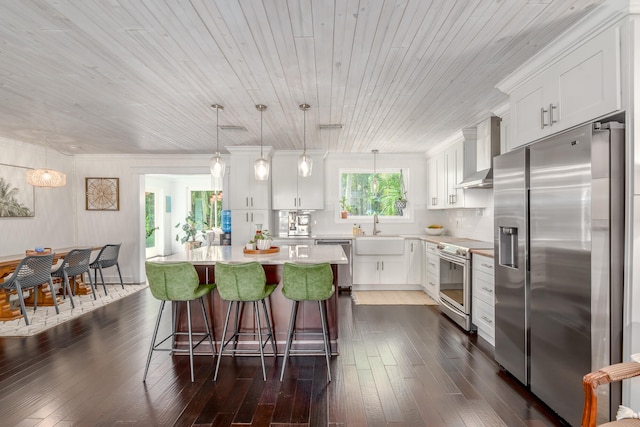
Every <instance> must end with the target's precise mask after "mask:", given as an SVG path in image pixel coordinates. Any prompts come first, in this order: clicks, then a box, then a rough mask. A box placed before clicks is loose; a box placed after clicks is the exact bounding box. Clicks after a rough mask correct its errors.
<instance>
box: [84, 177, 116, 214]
mask: <svg viewBox="0 0 640 427" xmlns="http://www.w3.org/2000/svg"><path fill="white" fill-rule="evenodd" d="M84 182H85V189H86V193H85V196H86V198H85V200H86V210H88V211H119V210H120V178H85V179H84Z"/></svg>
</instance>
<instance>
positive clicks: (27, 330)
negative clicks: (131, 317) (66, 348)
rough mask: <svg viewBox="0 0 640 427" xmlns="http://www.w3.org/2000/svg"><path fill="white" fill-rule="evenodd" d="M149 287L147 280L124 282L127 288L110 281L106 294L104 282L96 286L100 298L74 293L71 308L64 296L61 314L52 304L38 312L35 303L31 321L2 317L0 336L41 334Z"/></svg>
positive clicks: (59, 306) (39, 308)
mask: <svg viewBox="0 0 640 427" xmlns="http://www.w3.org/2000/svg"><path fill="white" fill-rule="evenodd" d="M148 287H149V285H147V284H146V283H139V284H131V285H128V284H125V285H124V289H122V286H120V284H117V285H107V295H105V294H104V289H103V288H102V284H100V285H99V286H98V289H97V290H96V297H97V299H95V300H94V299H93V295H91V294H90V295H76V296H74V297H73V302H74V303H75V305H76V308H71V303H70V302H69V300H68V299H66V300H63V301H64V302H63V303H62V304H58V308H59V309H60V314H56V309H55V307H53V306H51V307H48V306H44V307H42V306H41V307H38V309H37V310H36V311H35V312H34V311H33V307H27V316H28V317H29V325H26V324H25V322H24V318H20V319H16V320H9V321H6V322H3V321H0V337H28V336H31V335H35V334H38V333H40V332H43V331H46V330H47V329H49V328H52V327H54V326H56V325H59V324H61V323H64V322H67V321H69V320H71V319H75V318H76V317H78V316H81V315H83V314H84V313H88V312H90V311H93V310H95V309H97V308H100V307H102V306H104V305H107V304H110V303H112V302H114V301H117V300H119V299H122V298H124V297H126V296H128V295H131V294H134V293H136V292H139V291H141V290H143V289H146V288H148ZM11 305H12V307H13V306H14V305H15V306H16V307H15V308H17V309H19V307H20V306H19V304H18V301H17V300H16V301H11Z"/></svg>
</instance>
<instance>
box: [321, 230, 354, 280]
mask: <svg viewBox="0 0 640 427" xmlns="http://www.w3.org/2000/svg"><path fill="white" fill-rule="evenodd" d="M315 244H316V245H340V246H342V250H344V254H345V255H346V256H347V260H349V262H348V263H347V264H338V291H350V290H351V286H352V284H353V264H352V258H353V254H352V252H351V251H352V248H353V245H352V241H351V239H316V240H315Z"/></svg>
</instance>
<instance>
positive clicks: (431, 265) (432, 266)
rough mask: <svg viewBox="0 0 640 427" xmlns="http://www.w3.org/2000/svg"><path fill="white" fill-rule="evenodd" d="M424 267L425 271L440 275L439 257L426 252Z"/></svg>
mask: <svg viewBox="0 0 640 427" xmlns="http://www.w3.org/2000/svg"><path fill="white" fill-rule="evenodd" d="M426 269H427V273H430V274H435V275H436V276H438V275H440V258H439V257H437V256H433V255H431V254H427V265H426Z"/></svg>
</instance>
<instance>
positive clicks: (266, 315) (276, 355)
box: [262, 299, 278, 358]
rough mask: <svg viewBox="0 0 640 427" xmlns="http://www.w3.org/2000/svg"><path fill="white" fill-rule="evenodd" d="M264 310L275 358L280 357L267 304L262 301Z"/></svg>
mask: <svg viewBox="0 0 640 427" xmlns="http://www.w3.org/2000/svg"><path fill="white" fill-rule="evenodd" d="M262 308H263V309H264V317H265V318H266V319H267V329H268V330H269V337H271V348H272V349H273V357H274V358H277V357H278V352H277V351H276V341H275V338H274V336H273V329H272V328H271V318H270V317H269V311H268V310H267V303H266V302H265V301H264V299H263V300H262Z"/></svg>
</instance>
